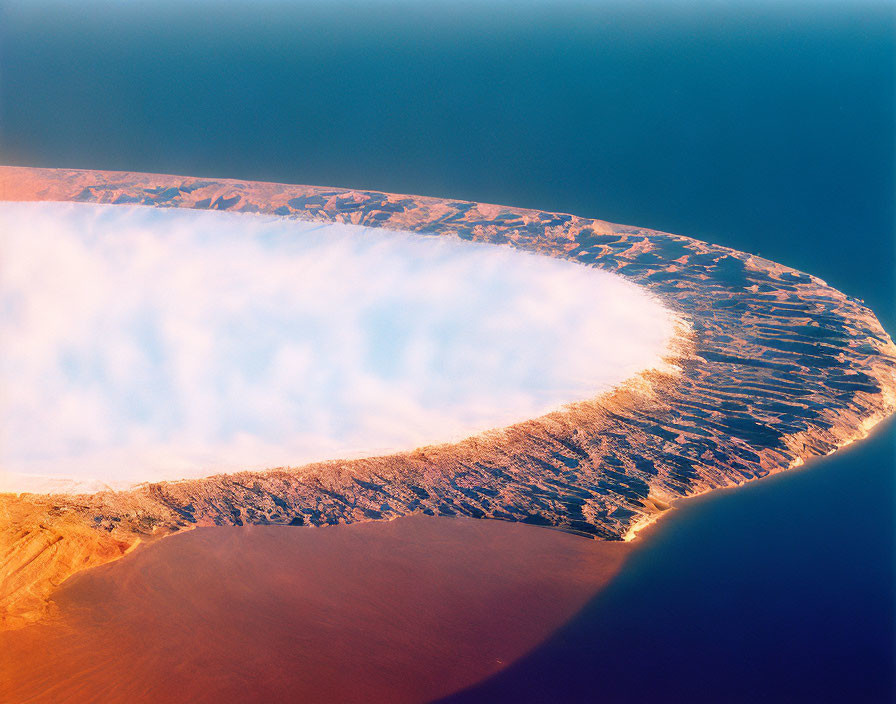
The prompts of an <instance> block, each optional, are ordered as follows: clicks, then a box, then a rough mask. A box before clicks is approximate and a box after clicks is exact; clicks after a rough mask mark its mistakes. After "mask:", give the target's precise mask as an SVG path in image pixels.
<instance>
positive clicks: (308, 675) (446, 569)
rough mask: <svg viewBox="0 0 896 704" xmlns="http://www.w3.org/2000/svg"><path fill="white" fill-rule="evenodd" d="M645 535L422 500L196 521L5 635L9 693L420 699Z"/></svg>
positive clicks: (457, 680)
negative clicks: (383, 517) (423, 506)
mask: <svg viewBox="0 0 896 704" xmlns="http://www.w3.org/2000/svg"><path fill="white" fill-rule="evenodd" d="M630 550H631V546H630V545H629V544H627V543H620V542H603V541H595V540H587V539H584V538H581V537H578V536H574V535H569V534H567V533H562V532H559V531H554V530H548V529H544V528H538V527H533V526H526V525H522V524H518V523H506V522H499V521H475V520H472V519H446V518H439V519H436V518H428V517H424V516H412V517H408V518H400V519H396V520H394V521H390V522H374V523H362V524H357V525H351V526H336V527H328V528H297V527H285V526H252V527H242V528H233V527H222V528H217V527H216V528H199V529H196V530H194V531H191V532H189V533H186V534H183V535H179V536H176V537H173V538H171V539H169V540H162V541H159V542H157V543H155V544H153V545H150V546H146V547H141V548H139V549H137V550H136V551H134V552H133V553H131V554H130V555H128V556H126V557H124V558H123V559H121V560H119V561H117V562H114V563H111V564H107V565H104V566H102V567H98V568H96V569H93V570H89V571H86V572H81V573H80V574H78V575H76V576H75V577H74V578H72V579H70V580H69V581H68V582H67V583H66V584H65V585H64V586H63V587H62V588H61V589H59V590H58V591H57V592H56V593H55V595H54V598H55V600H56V602H57V604H58V605H59V612H58V616H57V618H56V619H54V620H52V621H49V622H43V623H37V624H33V625H31V626H29V627H27V628H24V629H20V630H15V631H7V632H3V633H0V653H2V654H3V655H2V657H0V701H4V702H6V701H15V702H53V703H54V704H56V703H58V704H63V703H64V702H79V703H81V702H92V701H98V702H107V703H111V702H145V701H165V702H191V703H198V702H271V701H302V702H378V701H388V702H421V701H427V700H430V699H432V698H435V697H438V696H441V695H445V694H448V693H450V692H452V691H456V690H458V689H460V688H462V687H464V686H467V685H470V684H472V683H474V682H476V681H478V680H481V679H483V678H485V677H487V676H488V675H490V674H491V673H493V672H495V671H497V670H499V669H501V668H502V667H503V666H505V665H507V664H509V663H510V662H512V661H514V660H515V659H517V658H519V657H520V656H521V655H523V654H524V653H526V652H527V651H528V650H530V649H532V648H533V647H535V646H536V645H537V644H538V643H539V642H540V641H541V640H542V639H544V638H546V637H547V636H548V635H549V634H550V633H551V632H552V631H554V630H555V629H556V628H557V627H559V626H560V625H561V624H562V623H564V622H565V621H567V620H568V619H569V618H571V617H572V616H573V615H574V614H575V612H576V611H577V610H578V609H579V608H580V607H581V606H583V605H584V603H585V602H586V601H587V600H588V599H589V597H591V596H592V595H593V594H594V593H595V592H596V591H597V590H598V589H599V588H600V587H601V586H602V585H603V584H605V583H606V582H607V581H608V580H609V579H610V578H611V577H612V576H613V575H614V574H615V573H616V571H617V570H618V569H619V567H620V566H621V564H622V562H623V560H624V558H625V556H626V555H628V554H629V552H630Z"/></svg>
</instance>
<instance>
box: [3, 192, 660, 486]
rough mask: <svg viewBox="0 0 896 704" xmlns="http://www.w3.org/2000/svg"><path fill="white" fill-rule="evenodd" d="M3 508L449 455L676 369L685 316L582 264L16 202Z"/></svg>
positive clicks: (8, 234) (400, 240)
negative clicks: (671, 351) (262, 473)
mask: <svg viewBox="0 0 896 704" xmlns="http://www.w3.org/2000/svg"><path fill="white" fill-rule="evenodd" d="M0 233H2V234H0V243H2V250H3V252H4V256H3V258H2V264H0V309H2V311H3V315H2V317H0V338H2V339H3V341H4V342H3V345H2V349H0V382H2V387H3V389H4V391H3V394H2V397H0V428H2V439H0V468H2V474H0V491H74V490H96V489H98V488H102V487H104V486H111V487H114V488H124V487H126V486H128V485H132V484H135V483H139V482H144V481H155V480H172V479H181V478H192V477H200V476H208V475H211V474H216V473H221V472H230V471H239V470H246V469H265V468H269V467H280V466H299V465H302V464H305V463H308V462H313V461H318V460H324V459H334V458H348V457H363V456H373V455H381V454H387V453H390V452H395V451H400V450H408V449H413V448H416V447H421V446H424V445H429V444H434V443H442V442H452V441H456V440H460V439H462V438H464V437H468V436H470V435H473V434H476V433H478V432H482V431H486V430H488V429H490V428H496V427H502V426H506V425H509V424H511V423H515V422H518V421H521V420H525V419H528V418H533V417H536V416H540V415H543V414H544V413H547V412H549V411H551V410H555V409H557V408H559V407H561V406H563V405H564V404H568V403H571V402H575V401H580V400H585V399H588V398H592V397H594V396H595V395H597V394H600V393H602V392H604V391H607V390H609V389H612V388H613V387H614V386H616V385H618V384H620V383H621V382H623V381H624V380H625V379H627V378H629V377H631V376H633V375H634V374H636V373H638V372H639V371H642V370H645V369H649V368H653V367H657V366H661V365H662V358H663V356H664V354H665V353H666V351H667V348H668V345H669V343H670V339H671V337H672V335H673V329H674V318H673V315H672V314H671V313H670V311H668V310H667V309H666V308H664V306H663V305H662V304H661V303H660V302H659V301H658V300H657V299H656V298H654V297H653V296H652V295H650V294H649V293H648V292H647V291H646V290H645V289H643V288H642V287H640V286H638V285H636V284H634V283H632V282H630V281H628V280H626V279H624V278H623V277H620V276H618V275H615V274H612V273H609V272H606V271H602V270H600V269H597V268H594V267H590V266H585V265H582V264H579V263H576V262H571V261H564V260H560V259H556V258H553V257H547V256H541V255H537V254H532V253H527V252H523V251H519V250H515V249H513V248H512V247H507V246H496V245H490V244H481V243H471V242H465V241H463V240H460V239H456V238H450V237H428V236H425V235H420V234H412V233H404V232H398V231H390V230H383V229H382V228H367V227H363V226H359V225H351V224H344V223H321V222H304V221H300V220H295V219H288V218H280V217H274V216H270V215H255V214H245V213H233V212H217V211H190V210H186V209H181V208H177V209H174V208H171V209H164V208H149V207H143V206H121V205H99V204H85V203H19V202H6V203H0Z"/></svg>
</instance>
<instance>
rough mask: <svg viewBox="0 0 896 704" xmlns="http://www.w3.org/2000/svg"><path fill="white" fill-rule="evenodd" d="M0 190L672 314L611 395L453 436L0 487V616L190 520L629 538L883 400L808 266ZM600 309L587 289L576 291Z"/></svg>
mask: <svg viewBox="0 0 896 704" xmlns="http://www.w3.org/2000/svg"><path fill="white" fill-rule="evenodd" d="M0 200H45V201H51V200H54V201H81V202H91V203H130V204H142V205H147V206H155V207H182V208H200V209H203V208H204V209H220V210H232V211H237V212H255V213H268V214H273V215H278V216H282V217H288V218H298V219H303V220H315V221H326V222H344V223H352V224H362V225H368V226H380V227H387V228H390V229H397V230H406V231H412V232H418V233H421V234H425V235H454V236H457V237H460V238H462V239H466V240H471V241H477V242H490V243H494V244H504V245H506V246H512V247H518V248H520V249H524V250H528V251H533V252H539V253H542V254H544V255H547V256H554V257H564V258H568V259H572V260H575V261H578V262H581V263H583V264H586V265H590V266H599V267H601V268H604V269H608V270H610V271H613V272H616V273H620V274H622V275H624V276H626V277H628V278H629V279H630V280H632V281H635V282H636V283H639V284H641V285H642V286H644V287H645V288H647V289H648V290H650V291H651V292H652V293H654V294H655V295H657V296H658V297H659V298H660V299H661V300H662V302H663V303H664V304H665V305H666V306H667V307H669V308H670V309H672V310H673V311H674V312H676V313H677V314H678V315H679V316H681V318H682V319H683V320H686V321H687V328H686V329H684V328H683V329H682V330H681V331H680V334H679V339H678V343H677V347H676V349H675V350H674V355H673V357H672V358H670V359H669V360H668V361H669V362H670V363H672V364H674V365H675V367H676V369H677V371H675V372H662V371H652V372H646V373H644V374H642V375H640V376H639V377H637V378H636V379H633V380H631V381H630V382H628V383H627V384H625V385H623V386H622V387H620V388H618V389H617V390H616V391H614V392H613V393H610V394H606V395H604V396H601V397H598V398H595V399H592V400H590V401H587V402H584V403H578V404H574V405H572V406H570V407H568V408H567V409H565V410H564V411H561V412H557V413H552V414H549V415H547V416H544V417H541V418H537V419H533V420H530V421H526V422H524V423H520V424H517V425H514V426H511V427H509V428H504V429H501V430H497V431H492V432H489V433H485V434H482V435H478V436H475V437H472V438H469V439H467V440H465V441H462V442H460V443H456V444H451V445H439V446H433V447H425V448H421V449H418V450H415V451H413V452H407V453H401V454H396V455H390V456H385V457H377V458H371V459H363V460H353V461H340V460H334V461H331V462H324V463H318V464H313V465H308V466H304V467H297V468H280V469H275V470H270V471H266V472H251V473H250V472H244V473H240V474H232V475H219V476H215V477H209V478H206V479H199V480H189V481H179V482H161V483H155V484H149V485H143V486H141V487H139V488H137V489H134V490H131V491H126V492H103V493H97V494H90V495H81V496H58V495H53V496H37V495H22V496H13V495H8V494H7V495H2V496H0V521H2V524H0V560H2V562H0V610H2V611H0V619H2V623H3V624H4V625H5V626H7V627H10V626H15V625H19V624H21V623H25V622H27V621H28V620H30V619H33V618H36V617H38V616H39V615H40V614H42V613H45V612H46V609H47V605H48V603H49V602H48V598H49V595H50V594H51V592H52V589H53V588H54V586H55V585H56V584H58V583H60V582H61V581H62V580H64V579H65V578H66V577H67V576H69V575H70V574H72V573H73V572H75V571H77V570H79V569H83V568H86V567H89V566H92V565H95V564H100V563H102V562H107V561H109V560H112V559H115V558H116V557H118V556H120V555H121V554H123V553H124V552H126V551H127V550H129V549H131V548H132V547H134V546H135V545H136V544H137V543H138V542H139V541H141V540H147V539H151V538H155V537H159V536H164V535H168V534H170V533H172V532H174V531H178V530H181V529H185V528H189V527H192V526H195V525H205V524H216V525H243V524H251V523H254V524H267V523H272V524H293V525H323V524H334V523H340V522H354V521H362V520H381V519H389V518H393V517H396V516H401V515H407V514H410V513H417V512H421V513H427V514H432V515H447V516H452V515H466V516H472V517H475V518H496V519H503V520H513V521H523V522H528V523H535V524H540V525H549V526H555V527H558V528H561V529H564V530H568V531H572V532H577V533H580V534H582V535H587V536H591V537H595V538H600V539H604V540H620V539H624V538H630V537H632V536H633V535H634V534H635V532H636V531H637V529H638V528H639V527H640V526H642V525H644V524H645V523H647V522H649V521H651V520H653V519H654V518H655V517H657V516H658V515H660V514H661V512H662V511H663V510H665V509H666V508H667V507H668V505H669V503H670V502H672V501H674V500H675V499H677V498H680V497H685V496H691V495H694V494H698V493H702V492H706V491H709V490H712V489H715V488H719V487H724V486H732V485H736V484H741V483H743V482H746V481H749V480H751V479H755V478H757V477H762V476H765V475H767V474H770V473H773V472H777V471H781V470H784V469H787V468H789V467H791V466H795V465H797V464H800V463H802V462H803V461H804V460H805V459H807V458H810V457H813V456H817V455H823V454H828V453H830V452H832V451H833V450H835V449H836V448H838V447H840V446H842V445H844V444H846V443H848V442H851V441H853V440H855V439H858V438H860V437H863V436H864V435H866V434H867V432H868V431H869V430H870V428H871V427H872V426H873V425H874V424H876V423H877V422H878V421H879V420H881V419H882V418H884V417H886V416H887V415H889V414H890V413H892V412H893V410H894V407H896V347H894V345H893V343H892V341H891V340H890V338H889V336H888V335H887V334H886V332H884V330H883V329H882V328H881V326H880V324H879V323H878V321H877V319H876V318H875V316H874V314H873V313H872V312H871V311H870V310H868V309H867V308H866V307H864V306H863V305H862V304H861V302H859V301H856V300H854V299H851V298H849V297H847V296H845V295H844V294H842V293H840V292H839V291H836V290H835V289H833V288H831V287H829V286H827V285H826V284H825V283H824V282H823V281H821V280H819V279H817V278H815V277H813V276H810V275H808V274H804V273H801V272H798V271H795V270H793V269H790V268H788V267H785V266H782V265H779V264H776V263H774V262H770V261H768V260H765V259H762V258H759V257H755V256H751V255H748V254H744V253H741V252H736V251H733V250H730V249H727V248H724V247H719V246H715V245H710V244H706V243H703V242H700V241H697V240H693V239H690V238H687V237H682V236H677V235H670V234H666V233H660V232H656V231H652V230H645V229H640V228H633V227H626V226H620V225H613V224H610V223H606V222H602V221H597V220H590V219H586V218H579V217H575V216H571V215H563V214H557V213H545V212H539V211H532V210H523V209H518V208H506V207H502V206H494V205H483V204H477V203H467V202H454V201H445V200H438V199H433V198H422V197H416V196H402V195H389V194H383V193H375V192H368V191H349V190H342V189H333V188H317V187H307V186H288V185H281V184H268V183H248V182H237V181H217V180H214V181H213V180H208V179H195V178H185V177H179V176H156V175H148V174H131V173H117V172H116V173H113V172H94V171H70V170H46V169H26V168H18V167H0ZM594 304H595V305H600V301H595V303H594Z"/></svg>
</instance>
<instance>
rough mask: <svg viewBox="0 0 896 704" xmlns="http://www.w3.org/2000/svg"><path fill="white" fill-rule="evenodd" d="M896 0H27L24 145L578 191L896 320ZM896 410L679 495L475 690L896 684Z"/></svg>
mask: <svg viewBox="0 0 896 704" xmlns="http://www.w3.org/2000/svg"><path fill="white" fill-rule="evenodd" d="M894 85H896V5H894V4H893V3H876V4H873V3H857V2H844V3H836V2H833V1H831V2H817V3H813V2H809V1H808V0H804V1H802V2H798V3H793V4H787V3H773V2H762V1H760V0H752V1H751V0H742V1H741V2H721V1H718V2H709V1H707V2H690V3H688V2H666V3H657V2H633V3H599V2H593V3H582V2H555V3H547V2H544V3H536V2H531V1H527V2H520V3H517V2H513V3H512V2H503V1H501V2H496V3H485V2H482V3H477V2H469V1H468V0H463V1H461V2H454V3H448V2H422V0H421V1H416V2H415V1H407V2H385V1H382V2H350V1H346V0H335V1H334V2H329V3H325V4H324V3H314V2H311V1H310V0H308V1H306V2H293V3H287V2H276V1H274V0H259V1H258V2H254V3H251V4H250V3H245V4H241V3H237V2H225V1H224V0H196V1H195V2H183V3H175V2H172V1H170V0H169V1H166V0H160V1H159V2H153V3H118V2H111V1H109V2H100V1H97V0H85V1H84V2H81V3H77V4H64V3H62V2H53V1H52V0H30V1H27V2H26V1H25V0H0V162H2V163H7V164H22V165H29V166H65V167H79V168H94V169H122V170H133V171H151V172H163V173H182V174H188V175H195V176H215V177H231V178H243V179H257V180H268V181H283V182H290V183H308V184H316V185H332V186H346V187H356V188H370V189H376V190H382V191H392V192H402V193H414V194H423V195H432V196H440V197H449V198H461V199H469V200H477V201H484V202H494V203H502V204H509V205H518V206H526V207H532V208H539V209H545V210H558V211H564V212H572V213H575V214H578V215H584V216H591V217H598V218H602V219H605V220H610V221H614V222H621V223H626V224H633V225H641V226H646V227H651V228H655V229H660V230H665V231H670V232H676V233H681V234H687V235H691V236H694V237H698V238H700V239H705V240H708V241H711V242H716V243H721V244H725V245H729V246H732V247H735V248H737V249H741V250H745V251H749V252H753V253H758V254H761V255H762V256H765V257H768V258H769V259H773V260H777V261H780V262H782V263H785V264H788V265H791V266H794V267H797V268H799V269H802V270H805V271H808V272H811V273H813V274H816V275H818V276H820V277H821V278H823V279H825V280H826V281H827V282H828V283H830V284H832V285H834V286H836V287H837V288H840V289H841V290H843V291H844V292H846V293H848V294H850V295H853V296H855V297H858V298H861V299H864V300H865V301H866V302H867V304H868V305H869V306H870V307H871V308H872V309H873V310H874V311H875V312H876V313H877V315H878V317H879V318H880V320H881V322H882V323H883V324H884V326H885V327H886V328H887V330H888V331H889V332H890V333H891V334H893V333H894V331H896V291H894V278H893V277H894V268H896V267H894V262H896V256H894V255H896V253H894V249H896V245H894V194H896V165H894V147H896V142H894V124H896V111H894V105H896V100H894ZM894 443H896V424H894V423H892V422H890V423H889V424H887V425H886V426H885V427H882V428H880V429H878V431H877V432H876V433H875V434H874V435H873V436H872V437H871V438H869V439H868V440H867V441H866V442H863V443H860V444H858V445H856V446H853V447H851V448H849V449H848V450H847V451H844V452H842V453H839V454H838V455H835V456H833V457H831V458H827V459H825V460H822V461H818V462H815V463H811V464H810V465H809V466H808V468H806V469H805V470H803V471H799V472H796V473H793V474H791V475H787V476H783V477H777V478H773V479H770V480H767V481H762V482H760V483H757V484H755V485H753V486H749V487H746V488H743V489H740V490H737V491H732V492H724V493H723V494H722V495H719V496H712V497H709V498H706V499H701V500H699V501H695V502H693V503H690V504H686V505H685V507H683V508H682V509H680V510H679V511H677V512H676V513H675V515H674V516H672V517H670V518H668V519H666V520H665V525H663V526H662V527H661V528H660V529H659V530H658V531H657V532H656V533H655V535H654V536H653V537H652V539H651V540H650V542H649V543H648V544H647V545H646V546H645V547H644V548H643V549H642V550H641V551H640V552H639V553H637V554H636V555H635V557H634V558H633V559H632V561H631V563H630V565H629V567H628V568H627V569H626V570H625V571H624V572H623V573H622V575H621V576H620V577H619V578H618V579H617V581H616V582H615V583H614V584H613V585H612V586H611V588H610V589H609V590H608V591H606V592H604V593H602V594H601V595H599V596H598V597H597V598H596V599H595V600H594V602H593V603H592V604H590V605H589V606H588V607H587V608H586V609H585V610H584V611H583V612H582V613H581V614H580V615H579V617H578V618H577V619H576V620H575V621H574V622H573V623H571V624H569V625H568V626H567V627H566V628H565V629H563V631H561V632H560V633H558V634H557V635H556V637H554V638H553V639H552V640H550V641H549V642H548V643H546V644H544V645H543V646H542V647H541V648H540V649H538V650H537V651H536V652H534V653H532V654H531V656H530V657H528V658H527V659H525V660H523V661H521V662H519V663H517V664H516V665H514V666H512V667H511V668H509V669H508V670H506V671H505V672H503V673H502V674H500V675H499V676H497V677H496V678H494V679H493V680H491V681H489V682H486V683H484V684H483V685H481V686H480V687H477V688H475V689H473V690H471V691H469V692H466V693H462V694H460V695H458V696H456V697H454V698H453V699H452V700H451V701H453V702H458V703H460V702H464V703H467V702H493V701H498V700H501V699H502V698H506V699H507V700H509V701H516V702H567V701H568V702H587V701H611V702H643V701H654V700H661V701H669V702H730V701H745V702H779V701H780V702H823V701H828V702H885V701H891V700H892V699H893V697H894V657H896V651H894V607H896V604H894V581H893V568H894V552H893V546H894V523H893V512H894V505H893V502H894V485H893V476H894Z"/></svg>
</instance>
